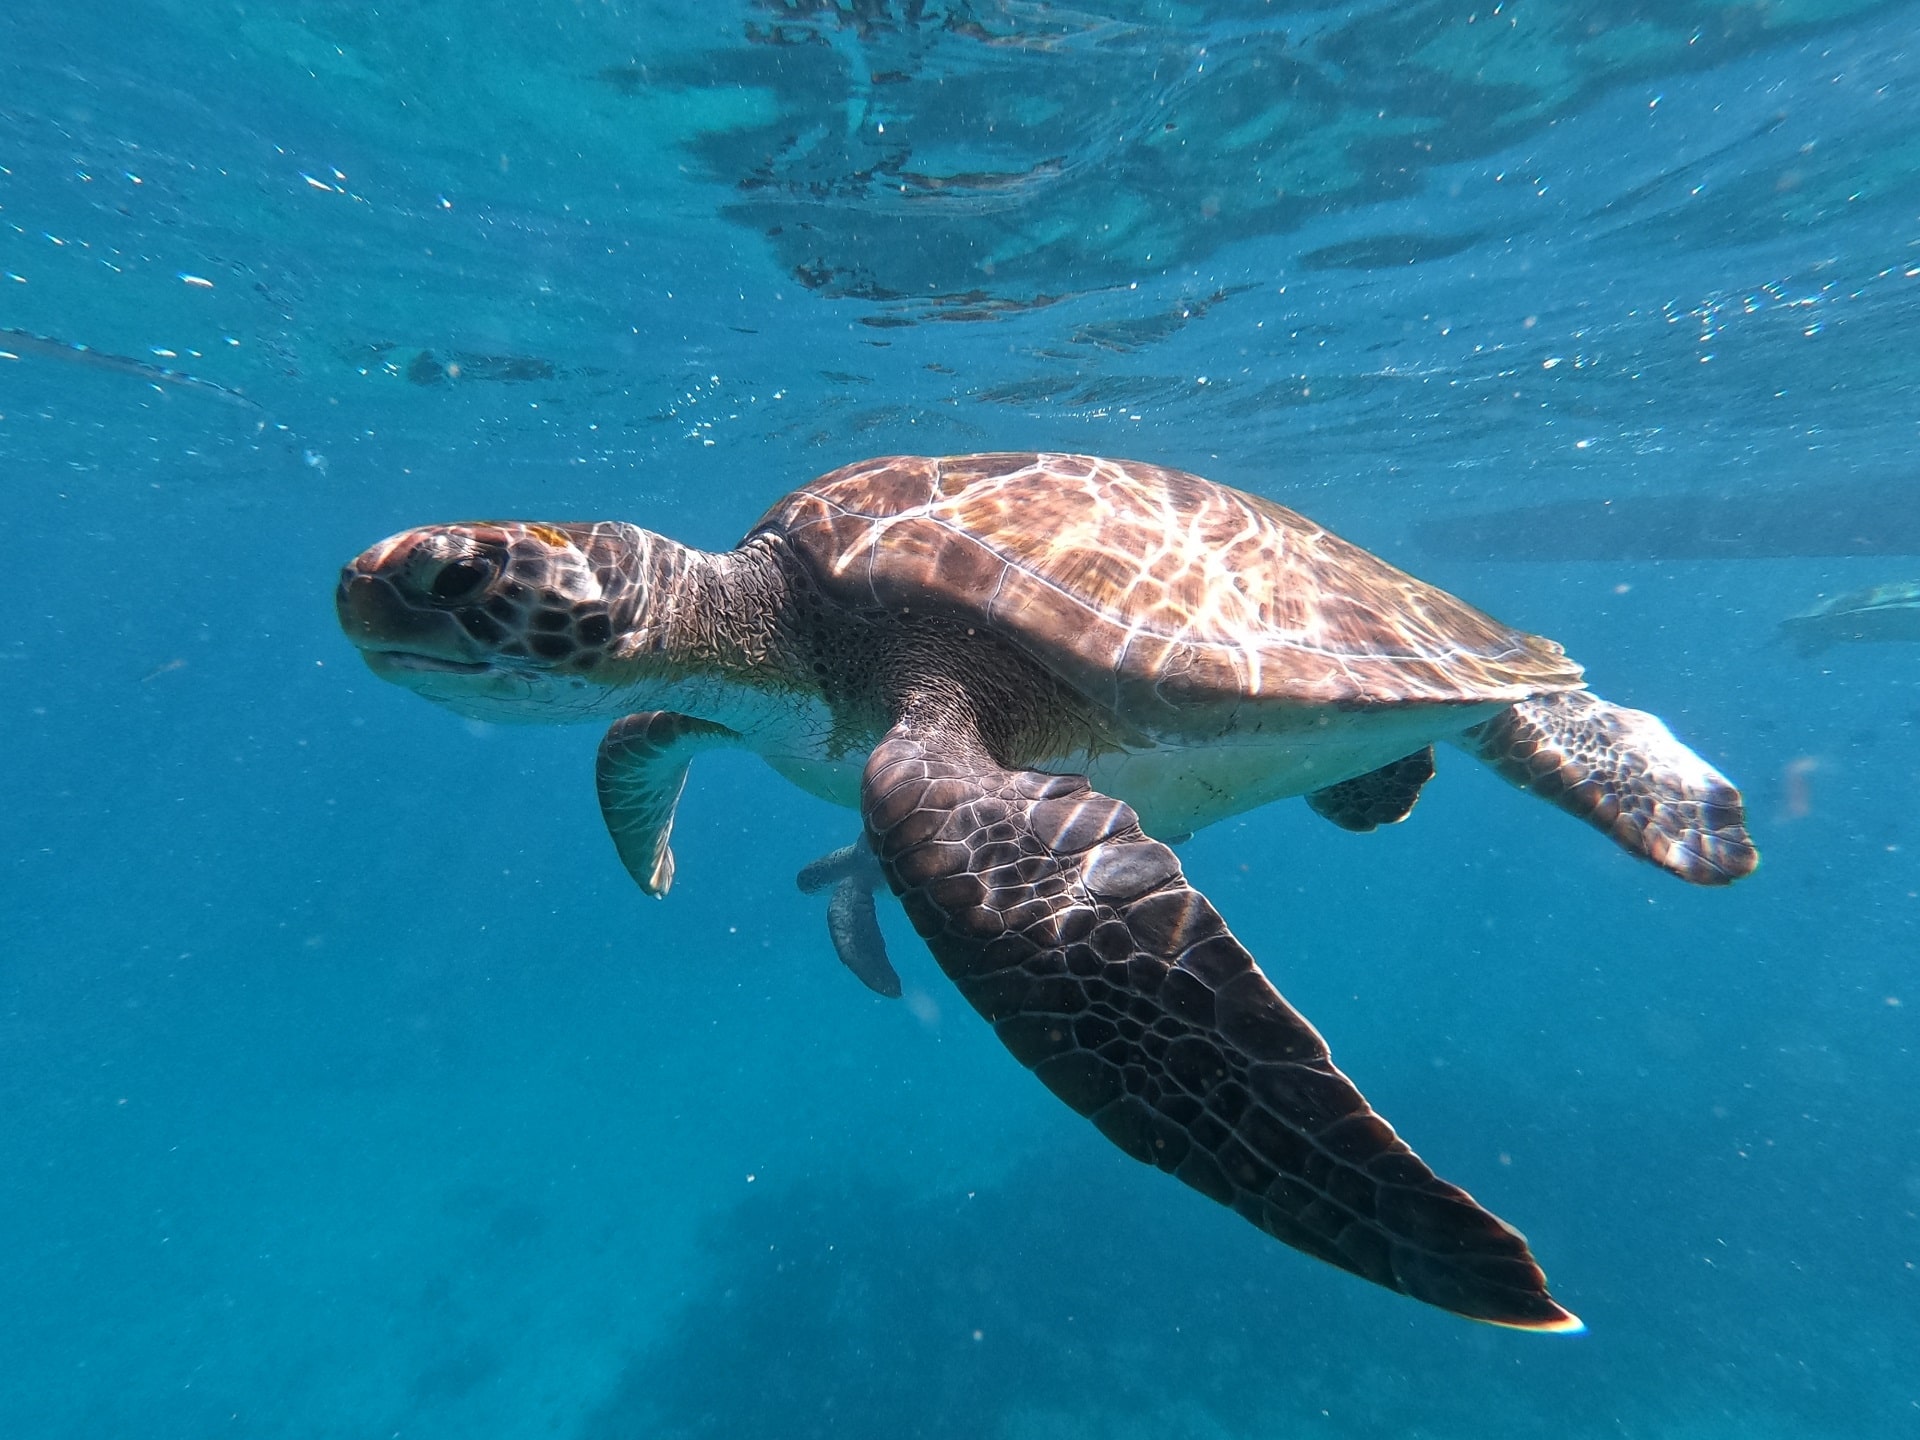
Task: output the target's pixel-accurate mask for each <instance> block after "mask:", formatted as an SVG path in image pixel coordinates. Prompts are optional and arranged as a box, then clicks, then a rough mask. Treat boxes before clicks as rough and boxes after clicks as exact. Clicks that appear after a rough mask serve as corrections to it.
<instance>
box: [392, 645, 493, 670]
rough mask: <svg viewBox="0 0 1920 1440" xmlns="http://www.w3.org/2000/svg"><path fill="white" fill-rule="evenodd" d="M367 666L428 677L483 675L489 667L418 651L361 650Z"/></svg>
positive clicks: (491, 667)
mask: <svg viewBox="0 0 1920 1440" xmlns="http://www.w3.org/2000/svg"><path fill="white" fill-rule="evenodd" d="M360 653H361V654H362V655H363V656H365V657H366V661H367V664H369V665H371V666H373V667H374V668H375V669H376V670H411V671H415V672H419V673H424V674H429V675H485V674H487V673H488V672H490V671H491V670H492V669H493V666H491V665H483V664H477V663H469V662H467V661H464V660H447V659H444V658H442V657H441V656H439V655H423V654H422V653H421V652H420V651H418V650H363V651H361V652H360Z"/></svg>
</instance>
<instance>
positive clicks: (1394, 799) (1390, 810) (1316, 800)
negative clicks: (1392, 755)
mask: <svg viewBox="0 0 1920 1440" xmlns="http://www.w3.org/2000/svg"><path fill="white" fill-rule="evenodd" d="M1432 778H1433V747H1432V746H1431V745H1429V746H1427V748H1426V749H1424V750H1416V751H1414V752H1413V754H1411V755H1402V756H1401V757H1400V758H1399V759H1398V760H1395V761H1394V762H1393V763H1392V764H1391V765H1382V766H1381V767H1380V768H1379V769H1378V770H1369V771H1368V772H1367V773H1366V774H1364V775H1356V776H1354V777H1353V779H1351V780H1342V781H1341V782H1340V783H1339V784H1338V785H1329V786H1327V787H1326V788H1325V789H1324V790H1315V791H1313V792H1311V793H1310V794H1309V795H1308V796H1307V804H1309V805H1310V806H1312V807H1313V813H1314V814H1316V815H1324V816H1325V817H1326V818H1327V819H1329V820H1331V821H1332V822H1333V823H1334V824H1336V825H1338V826H1339V827H1340V828H1341V829H1342V830H1358V831H1361V832H1363V833H1364V832H1366V831H1368V830H1378V829H1379V828H1380V827H1381V826H1382V825H1398V824H1399V823H1400V822H1401V821H1402V820H1404V819H1406V818H1407V816H1409V815H1411V814H1412V813H1413V807H1414V805H1415V804H1416V803H1418V801H1419V799H1420V787H1421V786H1422V785H1425V784H1426V783H1427V781H1429V780H1431V779H1432Z"/></svg>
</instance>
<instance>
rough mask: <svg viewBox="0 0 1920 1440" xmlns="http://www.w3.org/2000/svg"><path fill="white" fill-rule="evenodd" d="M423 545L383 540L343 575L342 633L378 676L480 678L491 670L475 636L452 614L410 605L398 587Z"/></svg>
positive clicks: (412, 539) (412, 537) (337, 594)
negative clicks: (456, 675) (412, 674)
mask: <svg viewBox="0 0 1920 1440" xmlns="http://www.w3.org/2000/svg"><path fill="white" fill-rule="evenodd" d="M417 543H418V540H417V535H416V533H415V532H408V533H407V534H404V535H396V536H394V537H393V538H391V539H388V540H382V541H381V542H380V543H379V544H378V545H375V546H373V547H372V548H370V549H368V550H366V551H364V552H363V553H361V554H360V555H359V556H357V557H355V558H354V559H353V560H351V561H349V562H348V563H347V564H346V565H345V566H343V567H342V568H341V571H340V584H339V586H338V588H337V589H336V590H335V591H334V608H335V610H336V611H337V612H338V614H339V616H340V628H341V630H342V631H344V632H345V633H346V637H347V639H349V640H350V641H352V642H353V644H354V645H355V646H356V647H357V648H358V649H359V651H360V654H361V658H363V659H364V660H365V661H366V662H367V664H368V665H370V666H371V667H372V668H373V669H374V671H375V672H376V673H378V674H380V675H382V676H385V677H386V678H389V679H392V678H397V677H395V676H394V675H393V674H392V673H391V672H393V671H396V670H415V671H447V672H455V673H460V674H479V673H481V672H484V671H486V670H488V669H490V668H491V667H490V666H488V665H486V664H484V663H482V662H483V660H484V658H485V657H484V656H482V655H481V654H480V653H478V652H479V646H478V645H477V644H476V643H475V641H474V639H473V637H472V636H470V635H468V634H467V632H466V631H465V630H464V629H463V628H462V627H461V625H460V623H459V621H458V619H457V618H456V617H455V616H454V615H453V614H452V613H451V612H450V611H448V610H446V609H442V608H432V607H427V606H422V605H419V604H415V603H410V602H409V599H408V591H407V590H406V589H405V588H404V587H403V586H401V585H400V584H397V583H396V577H397V576H400V575H403V574H404V573H405V570H406V566H407V564H408V562H409V560H410V559H411V558H412V554H413V550H414V547H415V545H416V544H417Z"/></svg>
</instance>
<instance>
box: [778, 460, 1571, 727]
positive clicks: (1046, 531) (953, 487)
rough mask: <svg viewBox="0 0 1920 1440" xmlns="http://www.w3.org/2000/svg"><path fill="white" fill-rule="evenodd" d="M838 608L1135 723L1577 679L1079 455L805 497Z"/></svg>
mask: <svg viewBox="0 0 1920 1440" xmlns="http://www.w3.org/2000/svg"><path fill="white" fill-rule="evenodd" d="M766 531H772V532H775V533H778V534H780V535H783V536H784V537H785V539H786V541H787V543H788V545H789V546H790V547H791V548H792V549H793V551H794V552H795V553H796V554H797V555H798V556H799V557H801V558H802V559H803V560H804V561H806V562H807V564H808V565H809V567H810V568H811V569H812V570H813V571H814V572H815V574H816V576H817V578H818V581H819V583H820V585H821V586H822V588H823V589H824V591H825V592H826V594H827V595H828V597H829V598H831V599H833V600H835V601H837V602H838V603H841V604H844V605H849V606H854V607H860V608H866V607H882V608H886V609H889V610H893V611H896V612H897V611H901V610H909V611H911V610H916V609H920V610H924V609H935V610H938V611H940V612H942V613H945V614H949V615H953V616H956V617H959V618H963V619H965V620H967V621H969V622H972V621H978V622H979V623H981V624H985V625H990V626H992V627H993V628H994V629H995V630H996V631H998V632H999V633H1000V634H1003V635H1005V636H1007V637H1008V638H1010V639H1011V640H1013V641H1014V642H1015V643H1017V644H1019V645H1020V646H1021V647H1022V648H1023V649H1025V650H1026V651H1028V652H1029V653H1030V654H1032V655H1033V656H1034V657H1035V658H1036V659H1038V660H1039V661H1040V662H1041V663H1042V664H1044V665H1046V666H1047V667H1048V668H1050V669H1051V670H1053V671H1054V672H1055V673H1057V674H1059V675H1060V676H1061V677H1062V678H1063V679H1065V680H1067V681H1068V683H1070V684H1072V685H1073V686H1074V687H1075V688H1076V689H1078V690H1080V691H1081V693H1083V694H1086V695H1088V696H1089V697H1091V698H1093V699H1095V700H1098V701H1100V702H1102V703H1106V704H1110V705H1112V706H1114V707H1115V708H1116V709H1120V710H1122V711H1127V710H1132V709H1135V708H1136V707H1140V706H1143V705H1144V706H1145V707H1147V708H1148V709H1154V708H1158V706H1160V705H1169V704H1171V705H1176V706H1184V705H1191V704H1195V703H1200V704H1208V703H1219V702H1221V701H1231V700H1234V699H1256V700H1271V701H1278V702H1282V703H1292V704H1299V705H1331V706H1337V707H1340V708H1343V709H1344V708H1358V707H1366V706H1375V705H1404V704H1410V703H1422V702H1425V703H1439V704H1448V703H1453V704H1465V703H1475V702H1488V701H1504V702H1512V701H1516V700H1522V699H1525V698H1527V697H1529V696H1534V695H1540V694H1546V693H1550V692H1555V691H1562V690H1572V689H1577V688H1579V686H1580V684H1581V679H1580V667H1579V666H1577V665H1575V664H1574V663H1573V662H1572V661H1570V660H1568V659H1567V658H1566V655H1565V654H1564V653H1563V652H1562V650H1561V649H1560V647H1559V646H1558V645H1556V644H1554V643H1553V642H1552V641H1550V640H1543V639H1541V638H1540V637H1539V636H1536V635H1529V634H1526V633H1524V632H1522V631H1519V630H1515V629H1512V628H1511V627H1509V626H1506V625H1503V624H1501V623H1500V622H1499V621H1497V620H1495V619H1493V618H1492V617H1490V616H1488V615H1484V614H1482V613H1481V612H1480V611H1478V610H1476V609H1474V608H1473V607H1472V606H1470V605H1468V604H1466V603H1465V602H1463V601H1460V600H1457V599H1455V598H1454V597H1453V596H1451V595H1449V594H1447V593H1446V592H1445V591H1443V590H1438V589H1435V588H1434V587H1433V586H1431V585H1428V584H1425V583H1423V582H1422V581H1419V580H1416V579H1414V578H1413V577H1412V576H1411V575H1408V574H1406V573H1404V572H1403V571H1400V570H1397V569H1395V568H1394V567H1393V566H1391V565H1389V564H1387V563H1386V561H1384V560H1381V559H1380V558H1379V557H1377V556H1375V555H1371V554H1369V553H1367V552H1366V551H1365V550H1362V549H1360V548H1359V547H1358V546H1356V545H1351V544H1349V543H1348V542H1346V541H1344V540H1342V539H1340V538H1339V537H1338V536H1336V535H1332V534H1329V533H1328V532H1327V531H1326V530H1324V529H1322V528H1321V527H1320V526H1318V525H1316V524H1314V523H1313V522H1312V521H1311V520H1308V519H1306V518H1305V517H1304V516H1301V515H1297V514H1295V513H1294V512H1293V511H1291V510H1288V509H1285V508H1284V507H1282V506H1279V505H1276V504H1273V503H1272V502H1271V501H1268V500H1263V499H1261V498H1260V497H1259V496H1256V495H1249V494H1245V493H1244V492H1242V491H1238V490H1233V489H1229V488H1228V487H1226V486H1224V485H1216V484H1214V483H1212V482H1211V481H1208V480H1203V479H1201V478H1200V477H1199V476H1197V475H1189V474H1186V473H1185V472H1183V471H1179V470H1168V469H1164V468H1162V467H1160V466H1157V465H1147V464H1140V463H1136V462H1132V461H1120V460H1103V459H1098V458H1095V457H1093V456H1088V455H1046V454H989V455H958V456H950V457H947V458H944V459H941V458H930V457H926V456H889V457H884V458H881V459H876V460H866V461H862V462H860V463H859V464H856V465H849V466H846V467H844V468H842V469H839V470H835V471H833V472H832V473H831V474H828V475H824V476H822V477H821V478H820V479H818V480H816V481H814V482H813V483H812V484H810V485H807V486H805V487H803V488H802V489H799V490H796V491H794V492H793V493H792V494H791V495H789V496H787V497H786V498H785V499H784V500H782V501H781V502H780V503H779V504H778V505H776V506H775V507H774V508H773V510H771V511H770V512H768V514H767V515H766V517H765V518H764V519H762V520H761V522H760V524H759V525H758V526H757V527H756V530H755V533H760V532H766Z"/></svg>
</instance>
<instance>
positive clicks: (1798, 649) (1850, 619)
mask: <svg viewBox="0 0 1920 1440" xmlns="http://www.w3.org/2000/svg"><path fill="white" fill-rule="evenodd" d="M1780 629H1781V631H1782V633H1783V634H1784V635H1785V636H1786V638H1787V639H1788V640H1790V641H1791V642H1792V643H1793V648H1794V651H1795V653H1796V654H1800V655H1818V654H1819V653H1820V652H1821V651H1822V650H1824V649H1826V648H1827V647H1828V646H1829V645H1838V644H1840V643H1842V642H1843V641H1855V640H1920V580H1894V581H1890V582H1889V583H1887V584H1885V585H1870V586H1868V587H1867V588H1866V589H1864V590H1849V591H1847V593H1846V594H1844V595H1835V596H1834V597H1833V598H1832V599H1831V600H1823V601H1821V602H1820V603H1819V604H1818V605H1816V606H1814V607H1813V608H1812V609H1811V610H1808V611H1806V612H1805V613H1803V614H1800V615H1789V616H1788V617H1787V618H1786V619H1785V620H1782V621H1781V622H1780Z"/></svg>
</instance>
